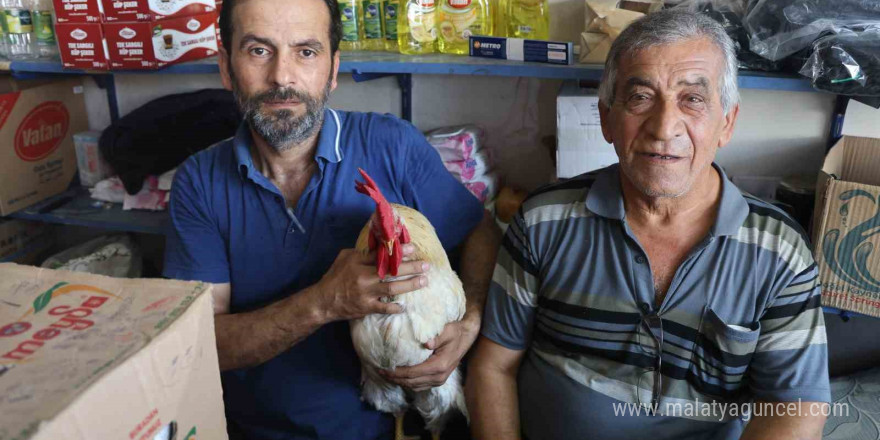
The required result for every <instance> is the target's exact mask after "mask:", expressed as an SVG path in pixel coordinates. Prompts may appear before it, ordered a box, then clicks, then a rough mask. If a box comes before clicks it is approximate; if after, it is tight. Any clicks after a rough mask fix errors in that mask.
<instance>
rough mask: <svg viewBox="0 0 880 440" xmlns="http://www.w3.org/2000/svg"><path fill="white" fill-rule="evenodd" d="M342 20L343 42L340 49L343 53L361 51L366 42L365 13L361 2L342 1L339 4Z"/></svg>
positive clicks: (357, 0)
mask: <svg viewBox="0 0 880 440" xmlns="http://www.w3.org/2000/svg"><path fill="white" fill-rule="evenodd" d="M339 12H340V14H339V15H340V16H341V18H342V41H340V42H339V48H340V49H342V50H343V51H353V50H361V49H362V47H361V45H362V43H363V41H364V11H363V7H362V5H361V0H342V1H340V2H339Z"/></svg>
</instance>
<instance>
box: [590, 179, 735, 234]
mask: <svg viewBox="0 0 880 440" xmlns="http://www.w3.org/2000/svg"><path fill="white" fill-rule="evenodd" d="M712 166H713V167H715V169H716V170H717V171H718V173H719V174H720V175H721V203H720V205H719V206H718V218H717V219H716V220H715V225H713V226H712V229H711V234H712V235H713V236H716V237H717V236H722V235H736V234H738V233H739V229H740V227H741V226H742V224H743V222H744V221H745V219H746V217H747V216H748V215H749V205H748V203H747V202H746V200H745V198H744V197H743V195H742V192H740V190H739V188H737V187H736V185H734V184H733V182H731V181H730V179H728V178H727V174H725V173H724V170H723V169H721V167H720V166H718V165H716V164H715V163H713V164H712ZM586 205H587V209H588V210H589V211H590V212H592V213H594V214H596V215H599V216H602V217H606V218H610V219H614V220H623V219H624V217H625V216H626V211H625V210H624V206H623V193H622V192H621V189H620V165H619V164H615V165H611V166H609V167H608V168H605V169H604V170H602V171H601V172H599V175H598V176H597V177H596V181H595V182H594V183H593V186H592V187H591V188H590V191H589V193H588V194H587V200H586Z"/></svg>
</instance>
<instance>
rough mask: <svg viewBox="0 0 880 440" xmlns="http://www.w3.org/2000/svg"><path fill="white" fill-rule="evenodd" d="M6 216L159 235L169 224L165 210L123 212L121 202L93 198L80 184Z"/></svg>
mask: <svg viewBox="0 0 880 440" xmlns="http://www.w3.org/2000/svg"><path fill="white" fill-rule="evenodd" d="M7 218H15V219H20V220H34V221H40V222H45V223H55V224H62V225H73V226H86V227H92V228H98V229H106V230H113V231H125V232H140V233H146V234H159V235H164V234H165V232H166V225H167V223H168V213H167V212H165V211H156V212H153V211H133V210H132V211H123V210H122V205H121V204H119V203H112V204H110V203H104V202H99V201H96V200H94V199H92V198H91V197H90V196H89V191H88V189H86V188H83V187H80V186H75V187H72V188H70V189H68V190H67V191H65V192H62V193H60V194H58V195H55V196H53V197H50V198H48V199H46V200H43V201H42V202H39V203H36V204H34V205H31V206H29V207H27V208H25V209H23V210H21V211H17V212H14V213H12V214H9V215H8V216H7Z"/></svg>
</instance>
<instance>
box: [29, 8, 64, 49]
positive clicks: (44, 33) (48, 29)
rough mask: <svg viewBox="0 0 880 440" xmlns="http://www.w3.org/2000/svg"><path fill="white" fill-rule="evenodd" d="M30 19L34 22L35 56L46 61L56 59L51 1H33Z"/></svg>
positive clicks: (53, 14)
mask: <svg viewBox="0 0 880 440" xmlns="http://www.w3.org/2000/svg"><path fill="white" fill-rule="evenodd" d="M31 18H32V19H33V22H34V37H36V40H37V56H39V57H40V58H42V59H47V60H53V59H57V58H58V44H57V43H56V42H55V26H54V21H55V20H54V18H55V8H54V7H53V5H52V0H33V4H32V9H31Z"/></svg>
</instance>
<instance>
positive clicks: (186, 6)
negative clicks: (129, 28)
mask: <svg viewBox="0 0 880 440" xmlns="http://www.w3.org/2000/svg"><path fill="white" fill-rule="evenodd" d="M100 1H102V2H103V5H104V22H105V23H111V22H114V21H154V20H166V19H169V18H175V17H188V16H191V15H199V14H204V13H206V12H214V11H216V10H217V4H216V3H215V1H214V0H100Z"/></svg>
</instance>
